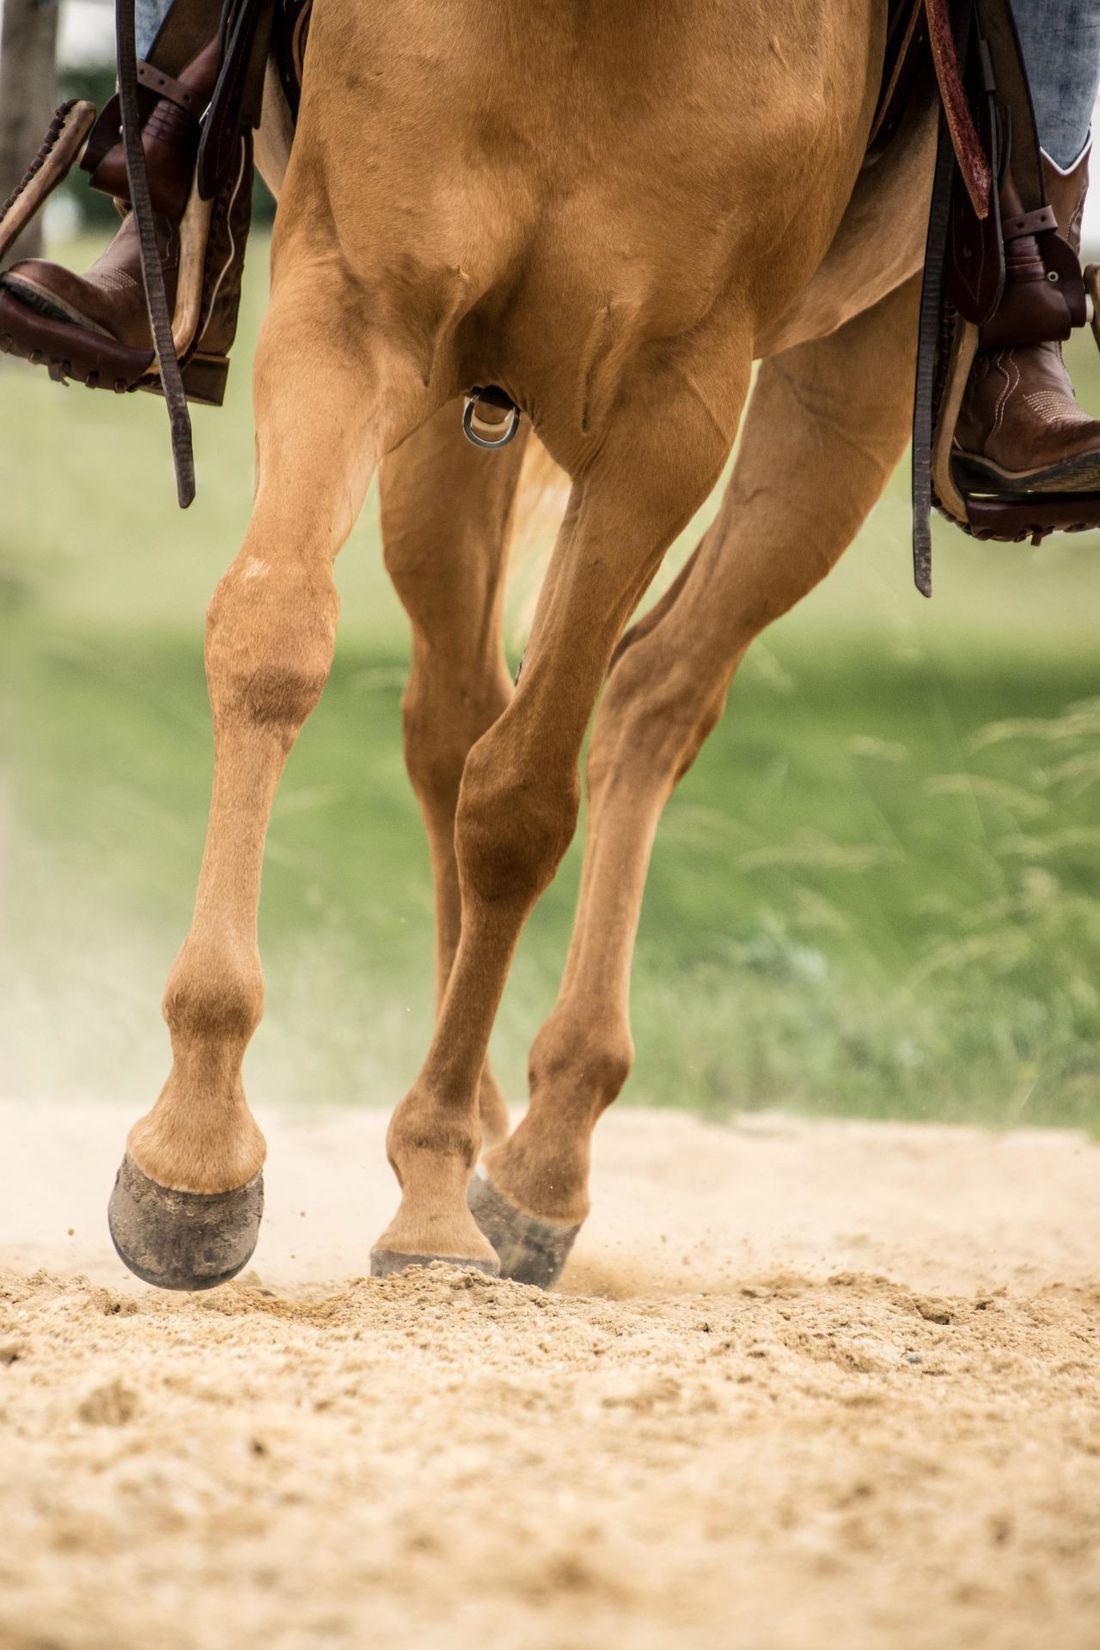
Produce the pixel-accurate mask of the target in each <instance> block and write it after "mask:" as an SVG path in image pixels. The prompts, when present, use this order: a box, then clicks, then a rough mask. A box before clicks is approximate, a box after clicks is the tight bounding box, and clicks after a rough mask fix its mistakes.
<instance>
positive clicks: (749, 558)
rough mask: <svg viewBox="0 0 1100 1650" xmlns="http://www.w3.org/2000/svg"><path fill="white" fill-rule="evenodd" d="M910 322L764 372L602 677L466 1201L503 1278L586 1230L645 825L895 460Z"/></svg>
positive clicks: (545, 1277)
mask: <svg viewBox="0 0 1100 1650" xmlns="http://www.w3.org/2000/svg"><path fill="white" fill-rule="evenodd" d="M914 307H915V290H914V288H913V287H912V285H911V284H910V285H909V286H906V287H903V288H901V289H899V290H898V291H897V292H896V293H894V294H892V295H891V296H890V297H889V298H887V299H884V300H883V301H882V303H880V304H879V305H878V306H876V308H874V309H873V310H870V311H868V312H867V313H866V314H864V315H861V316H858V317H857V318H856V319H855V320H853V321H850V322H849V323H848V324H847V325H846V326H844V327H843V328H841V329H840V331H839V332H837V333H835V334H833V335H832V336H831V337H829V338H826V339H823V340H821V341H819V342H816V343H813V344H808V345H804V346H802V347H801V348H798V349H795V350H791V351H789V352H787V353H785V354H784V355H781V356H778V357H776V358H774V359H773V360H769V361H767V362H765V363H764V365H763V366H762V368H761V371H760V375H759V378H758V381H757V386H756V389H755V391H754V394H753V399H752V402H751V404H750V407H749V411H748V415H747V417H746V421H745V430H744V435H743V437H742V446H741V451H740V453H739V455H738V460H737V463H736V465H735V468H734V474H733V477H732V480H731V483H730V487H729V491H728V494H727V497H726V499H725V501H724V503H723V507H722V510H721V513H720V514H719V516H718V518H717V520H716V521H715V523H714V525H713V526H712V527H711V529H710V531H709V532H708V533H707V535H706V537H705V538H704V539H703V541H702V543H701V545H700V546H699V548H698V550H697V551H696V552H695V555H694V557H693V558H692V560H691V562H690V563H689V564H688V567H687V568H686V569H685V572H684V573H683V574H682V575H681V578H680V579H679V580H678V581H677V583H676V584H675V585H674V586H673V587H672V589H671V590H670V591H669V593H668V594H667V595H666V597H665V598H664V600H663V601H662V602H661V603H660V604H658V606H657V607H656V608H655V609H654V610H653V611H652V612H651V613H650V614H648V615H647V616H646V617H645V619H643V620H642V621H641V622H640V623H639V624H638V625H637V626H635V628H634V629H633V630H632V631H631V632H629V633H628V635H627V636H626V637H625V639H624V642H623V644H622V646H621V647H620V649H619V652H618V654H617V657H616V660H615V662H614V663H613V665H612V668H611V672H610V676H609V679H608V684H607V688H606V690H605V693H604V696H603V699H602V701H601V704H600V709H599V713H598V715H597V717H596V725H595V728H594V730H593V735H592V741H591V746H590V753H589V758H588V786H589V812H588V824H587V840H586V851H585V864H584V872H583V877H582V883H581V893H580V900H579V906H578V911H577V920H576V926H575V929H574V934H573V941H572V945H571V947H570V952H569V960H568V963H567V966H566V971H565V976H564V979H563V982H562V986H561V990H560V992H559V995H558V1000H557V1003H556V1005H555V1007H554V1010H553V1012H552V1013H551V1015H550V1017H549V1019H548V1020H547V1021H546V1023H545V1025H544V1026H543V1027H542V1029H541V1030H540V1032H539V1034H538V1036H537V1038H536V1039H535V1042H534V1045H533V1047H532V1050H531V1058H530V1081H531V1103H530V1107H529V1109H528V1111H527V1113H526V1115H525V1117H524V1119H523V1121H522V1122H521V1123H520V1124H519V1126H518V1128H517V1129H516V1132H515V1133H514V1134H513V1136H512V1137H511V1139H510V1140H509V1141H508V1142H507V1143H506V1144H505V1145H503V1146H501V1147H498V1148H497V1149H496V1150H494V1151H492V1152H490V1153H489V1154H488V1156H487V1158H486V1169H487V1173H488V1179H487V1180H475V1181H474V1182H473V1183H472V1186H471V1204H472V1206H473V1208H474V1212H475V1215H476V1216H477V1219H478V1222H479V1224H480V1225H481V1227H482V1229H483V1231H484V1232H485V1233H486V1235H487V1236H488V1237H489V1238H490V1240H491V1241H492V1242H493V1244H494V1247H495V1248H496V1249H497V1251H498V1253H499V1255H500V1259H501V1266H502V1270H503V1271H504V1272H505V1274H506V1275H508V1276H511V1277H514V1278H518V1279H520V1280H522V1281H524V1282H528V1283H539V1284H542V1285H544V1286H548V1285H549V1284H550V1283H552V1282H553V1281H554V1278H555V1277H556V1276H557V1275H558V1274H559V1273H560V1271H561V1268H562V1266H563V1265H564V1263H565V1259H566V1256H567V1255H568V1252H569V1249H570V1246H571V1245H572V1242H573V1239H574V1237H575V1236H576V1233H577V1230H578V1229H579V1227H580V1224H581V1222H582V1221H583V1220H584V1218H585V1215H586V1214H587V1211H588V1167H589V1153H590V1141H591V1135H592V1129H593V1126H594V1124H595V1122H596V1119H597V1117H598V1116H599V1115H600V1113H601V1112H602V1111H603V1110H604V1108H605V1107H606V1106H607V1105H609V1104H610V1102H611V1101H612V1100H614V1099H615V1097H616V1095H617V1094H618V1093H619V1091H620V1089H621V1088H622V1086H623V1083H624V1082H625V1081H626V1077H627V1074H628V1072H629V1070H630V1066H631V1062H632V1059H633V1045H632V1042H631V1037H630V1025H629V1017H628V1005H629V988H630V963H631V958H632V954H633V949H634V938H635V934H636V932H637V926H638V918H639V915H640V911H641V902H642V892H643V889H644V885H645V876H646V870H647V867H648V863H649V855H650V851H651V848H652V845H653V839H654V836H655V833H656V830H657V824H658V821H659V819H660V815H661V811H662V809H663V807H664V805H665V802H666V801H667V800H668V797H669V796H670V794H671V792H672V790H673V789H674V787H675V785H676V783H677V782H678V780H679V779H680V778H681V777H682V776H683V775H684V774H685V773H686V772H687V770H688V768H689V767H690V766H691V764H692V762H693V761H694V759H695V756H696V755H697V753H698V751H699V749H700V747H701V745H702V743H703V741H704V739H705V738H706V736H707V734H708V733H709V732H710V730H711V729H712V728H713V727H714V725H715V723H716V722H717V721H718V718H719V717H720V715H721V713H722V708H723V706H724V703H725V698H726V693H727V690H728V688H729V684H730V680H731V678H732V676H733V673H734V671H735V669H736V668H737V665H738V663H739V662H740V660H741V658H742V656H743V654H744V652H745V650H746V648H747V647H748V645H749V643H750V642H751V641H752V639H753V637H754V636H756V635H757V634H758V633H759V632H760V631H761V630H762V629H763V628H764V627H765V625H767V624H769V623H770V622H771V621H772V620H773V619H775V618H778V617H779V615H780V614H781V613H784V612H785V611H786V610H787V609H788V608H789V607H791V606H793V604H794V603H795V602H797V601H798V600H799V598H800V597H801V596H803V595H804V594H805V593H806V591H807V590H809V589H810V588H811V587H812V586H813V585H814V584H816V583H817V581H818V580H819V579H821V578H822V577H823V576H824V575H825V573H826V572H827V571H828V570H829V568H830V567H831V566H832V565H833V563H834V562H835V561H836V560H837V558H838V557H839V556H840V554H841V553H842V552H843V550H844V549H845V548H846V546H847V545H848V544H849V543H850V541H851V539H852V538H853V536H854V535H855V533H856V531H857V529H858V528H859V526H860V524H861V522H862V521H863V520H864V518H865V516H866V515H867V513H868V511H869V510H870V509H871V507H872V505H873V504H874V503H875V501H876V499H877V498H878V496H879V494H880V493H881V491H882V489H883V486H884V485H885V483H886V481H887V479H888V477H889V475H890V473H891V471H892V470H893V468H894V466H895V464H896V463H897V461H898V459H899V457H900V456H901V453H902V451H903V450H904V447H905V441H906V436H907V433H908V422H909V416H910V411H911V407H912V388H911V385H912V377H911V366H912V348H911V341H912V338H913V334H914ZM719 1029H720V1028H717V1027H716V1028H715V1031H716V1035H717V1034H718V1032H719Z"/></svg>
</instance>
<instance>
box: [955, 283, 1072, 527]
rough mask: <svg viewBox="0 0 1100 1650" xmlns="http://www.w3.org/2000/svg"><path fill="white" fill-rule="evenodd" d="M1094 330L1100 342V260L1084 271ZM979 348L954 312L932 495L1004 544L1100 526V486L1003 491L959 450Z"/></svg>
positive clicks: (959, 523) (974, 332)
mask: <svg viewBox="0 0 1100 1650" xmlns="http://www.w3.org/2000/svg"><path fill="white" fill-rule="evenodd" d="M1084 280H1085V289H1086V292H1087V293H1088V297H1089V306H1090V316H1089V319H1090V322H1091V325H1092V331H1093V336H1094V337H1095V339H1096V342H1097V345H1098V347H1100V313H1098V308H1100V306H1098V297H1100V265H1097V264H1089V265H1088V266H1087V268H1086V269H1085V271H1084ZM977 351H978V328H977V327H976V326H975V325H974V324H973V323H972V322H970V321H967V320H964V318H963V317H962V316H961V315H956V316H955V318H954V329H953V336H952V339H951V344H950V348H949V351H948V355H947V365H946V371H945V373H944V378H943V385H942V389H941V391H940V395H939V405H938V409H937V419H936V429H935V435H934V438H933V442H932V501H933V503H934V505H935V507H936V509H937V510H938V511H939V512H940V514H941V515H943V516H946V518H947V520H948V521H951V522H953V523H954V524H955V526H956V527H960V528H961V529H962V531H963V532H964V533H969V534H970V535H971V537H972V538H976V539H996V540H998V541H999V542H1001V543H1003V544H1023V543H1024V542H1025V541H1026V540H1028V539H1030V540H1031V543H1032V544H1033V545H1038V544H1041V543H1042V542H1043V540H1044V539H1045V538H1046V537H1047V536H1048V535H1049V534H1050V533H1088V532H1095V531H1098V530H1100V491H1096V490H1091V491H1088V492H1079V493H1075V492H1058V493H1053V492H1049V493H1044V492H1042V491H1041V490H1037V491H1035V492H1018V493H1013V492H1009V491H1007V490H1006V491H1001V490H1000V489H995V488H993V487H992V486H990V484H989V482H988V479H987V478H985V477H983V476H982V475H981V474H980V473H979V472H978V471H977V470H975V469H973V468H972V467H970V466H969V465H967V463H966V461H965V459H963V458H962V457H961V456H960V455H959V454H958V453H957V452H956V451H955V450H954V436H955V426H956V424H957V422H958V417H959V408H960V407H961V405H962V398H963V395H964V393H965V390H966V385H967V381H968V379H969V377H970V372H971V369H972V367H973V365H974V359H975V356H976V355H977Z"/></svg>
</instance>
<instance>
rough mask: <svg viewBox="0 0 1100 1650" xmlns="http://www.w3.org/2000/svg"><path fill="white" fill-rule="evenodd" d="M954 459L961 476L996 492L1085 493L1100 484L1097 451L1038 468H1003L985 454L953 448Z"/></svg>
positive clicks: (980, 486)
mask: <svg viewBox="0 0 1100 1650" xmlns="http://www.w3.org/2000/svg"><path fill="white" fill-rule="evenodd" d="M953 457H954V462H955V463H956V464H958V465H959V468H960V471H961V473H962V479H963V480H964V481H965V482H967V483H968V484H970V485H971V486H972V487H974V488H977V489H979V490H981V491H984V492H991V493H994V494H997V493H1013V494H1019V493H1088V492H1092V491H1094V490H1095V489H1097V488H1100V453H1083V454H1082V455H1081V457H1080V458H1070V459H1066V461H1065V462H1064V463H1062V464H1051V465H1047V467H1046V468H1045V469H1041V470H1026V471H1014V470H1002V469H1001V468H1000V466H999V465H997V464H993V463H992V462H991V461H990V460H989V459H987V458H978V457H977V456H976V455H975V454H973V453H968V452H964V451H962V450H961V449H959V448H956V450H955V453H954V455H953Z"/></svg>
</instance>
